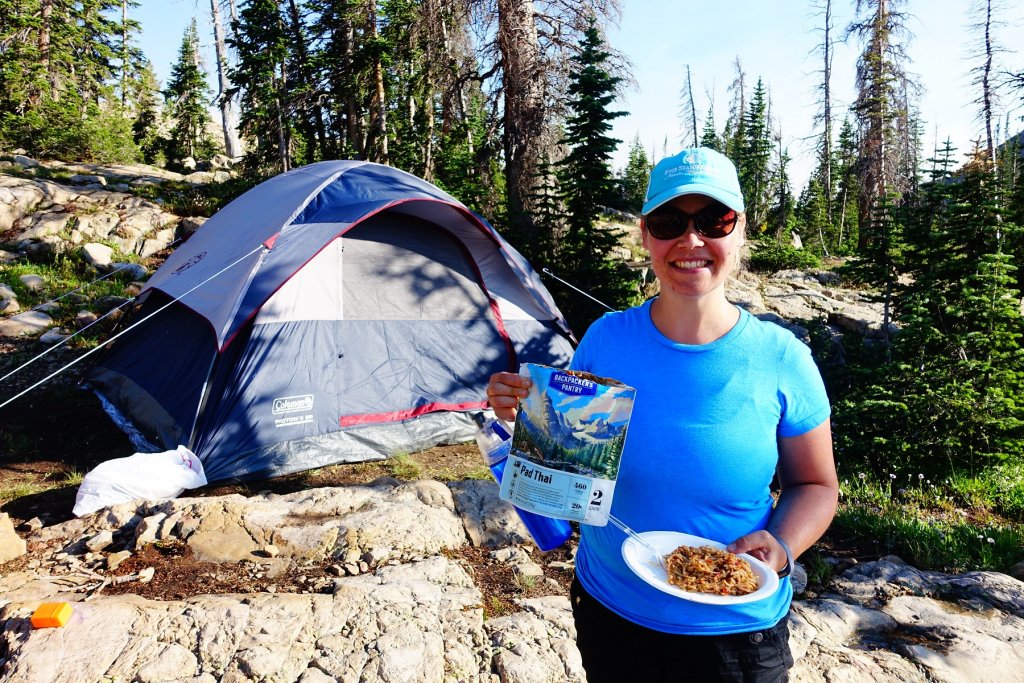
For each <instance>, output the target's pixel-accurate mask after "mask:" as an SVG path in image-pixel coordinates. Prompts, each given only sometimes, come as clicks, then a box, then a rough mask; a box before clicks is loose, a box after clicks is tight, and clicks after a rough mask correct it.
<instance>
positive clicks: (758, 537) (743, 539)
mask: <svg viewBox="0 0 1024 683" xmlns="http://www.w3.org/2000/svg"><path fill="white" fill-rule="evenodd" d="M725 549H726V550H728V551H729V552H730V553H736V554H737V555H738V554H740V553H746V554H748V555H751V556H752V557H756V558H757V559H759V560H761V561H762V562H764V563H765V564H766V565H768V566H769V567H771V568H772V569H774V570H775V571H782V568H783V567H785V566H786V551H785V550H784V549H783V548H782V545H781V544H780V543H779V542H778V541H777V540H775V537H774V536H772V535H771V534H770V533H768V532H767V531H763V530H762V531H754V532H751V533H749V534H747V535H746V536H740V537H739V538H737V539H736V540H735V541H733V542H732V543H730V544H729V545H727V546H726V547H725Z"/></svg>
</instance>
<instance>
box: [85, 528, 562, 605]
mask: <svg viewBox="0 0 1024 683" xmlns="http://www.w3.org/2000/svg"><path fill="white" fill-rule="evenodd" d="M574 546H575V543H570V544H567V545H565V546H563V547H562V548H557V549H555V550H552V551H549V552H547V553H541V552H540V551H537V550H534V552H533V553H532V554H533V559H534V561H537V562H538V564H540V565H541V566H542V568H543V569H544V576H543V578H541V577H530V578H523V577H517V576H516V575H515V573H514V571H513V569H512V567H511V566H510V565H509V564H507V563H504V562H500V561H498V560H496V559H494V558H492V557H491V550H490V549H488V548H474V547H464V548H459V549H455V550H448V551H446V553H445V554H446V555H447V556H448V557H449V558H450V559H451V560H453V561H455V562H457V563H458V564H460V565H461V566H462V567H463V568H464V569H465V570H466V571H467V572H468V573H469V574H470V576H472V577H473V581H474V583H475V584H476V586H477V587H478V588H479V589H480V591H481V593H483V595H484V603H483V608H484V615H485V617H487V618H491V617H495V616H501V615H502V614H509V613H512V612H515V611H517V610H518V608H517V607H516V604H515V601H516V600H519V599H523V598H533V597H540V596H545V595H568V594H569V584H570V583H571V581H572V570H571V569H568V568H566V567H567V566H568V563H569V561H570V560H571V552H572V548H573V547H574ZM150 568H151V569H152V570H153V573H152V578H151V579H149V580H147V581H145V582H143V581H140V580H139V578H138V577H139V575H140V573H142V572H145V571H147V570H149V569H150ZM340 576H344V569H343V568H342V567H341V566H339V565H338V564H337V561H336V560H326V561H323V562H315V563H306V564H294V563H291V564H288V565H286V566H284V567H283V568H281V567H279V568H277V569H275V568H274V567H273V566H272V565H269V564H268V563H266V562H260V561H252V562H249V561H245V562H233V563H216V562H205V561H202V560H199V559H196V557H195V556H194V555H193V554H192V549H191V548H189V547H188V545H186V544H185V543H184V542H182V541H172V542H159V543H154V544H151V545H147V546H145V547H144V548H142V549H141V550H139V551H138V552H136V553H134V554H133V555H132V556H131V557H130V558H128V559H127V560H125V561H124V562H123V563H122V564H120V565H119V566H118V567H117V569H116V570H114V571H113V572H110V573H109V574H108V575H107V578H108V580H109V581H108V583H106V584H104V585H103V586H102V587H100V588H99V589H98V590H95V591H94V594H96V593H102V594H103V595H126V594H131V595H139V596H141V597H144V598H148V599H151V600H182V599H185V598H189V597H192V596H196V595H211V594H227V593H305V594H308V593H325V594H330V593H332V592H333V591H334V586H335V579H336V578H338V577H340Z"/></svg>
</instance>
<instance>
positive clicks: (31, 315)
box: [0, 311, 53, 337]
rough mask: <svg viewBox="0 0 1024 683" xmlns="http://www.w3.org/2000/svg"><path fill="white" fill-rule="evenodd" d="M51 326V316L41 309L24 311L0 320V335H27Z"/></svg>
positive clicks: (37, 332)
mask: <svg viewBox="0 0 1024 683" xmlns="http://www.w3.org/2000/svg"><path fill="white" fill-rule="evenodd" d="M52 326H53V318H51V317H50V316H48V315H46V314H45V313H43V312H42V311H26V312H24V313H18V314H17V315H14V316H11V317H10V318H7V319H6V320H0V337H29V336H34V335H37V334H42V333H43V332H45V331H46V330H48V329H49V328H50V327H52Z"/></svg>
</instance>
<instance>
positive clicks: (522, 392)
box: [487, 372, 533, 422]
mask: <svg viewBox="0 0 1024 683" xmlns="http://www.w3.org/2000/svg"><path fill="white" fill-rule="evenodd" d="M531 384H533V383H532V382H531V381H530V379H529V378H528V377H523V376H522V375H517V374H515V373H514V372H496V373H494V374H493V375H491V379H490V380H489V381H488V382H487V403H488V404H489V405H490V406H491V408H492V409H493V410H494V414H495V415H496V416H498V417H500V418H501V419H502V420H505V421H506V422H515V420H516V408H518V407H519V401H520V399H524V398H526V395H527V394H528V393H530V385H531Z"/></svg>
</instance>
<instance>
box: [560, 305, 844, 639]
mask: <svg viewBox="0 0 1024 683" xmlns="http://www.w3.org/2000/svg"><path fill="white" fill-rule="evenodd" d="M650 307H651V302H650V301H648V302H646V303H645V304H643V305H641V306H638V307H636V308H632V309H629V310H626V311H620V312H616V313H609V314H607V315H605V316H604V317H602V318H601V319H600V320H598V321H597V322H595V323H594V324H593V325H591V327H590V329H589V330H588V331H587V333H586V335H585V336H584V337H583V339H582V340H581V342H580V345H579V348H578V349H577V350H576V353H575V355H574V357H573V361H572V368H573V369H576V370H583V371H586V372H591V373H593V374H596V375H600V376H602V377H611V378H614V379H617V380H619V381H621V382H624V383H626V384H628V385H630V386H632V387H634V388H636V402H635V404H634V407H633V414H632V417H631V419H630V423H629V429H628V432H627V434H626V443H625V446H624V447H623V452H622V462H621V465H620V469H619V476H618V479H617V481H616V484H615V491H614V496H613V501H612V509H611V512H612V514H614V515H615V516H616V517H618V518H619V519H621V520H623V521H624V522H625V523H626V524H628V525H630V526H631V527H633V528H634V529H636V530H637V531H681V532H683V533H687V534H693V535H696V536H702V537H704V538H710V539H712V540H715V541H719V542H721V543H730V542H732V541H734V540H735V539H737V538H739V537H740V536H743V535H744V534H747V533H750V532H751V531H755V530H757V529H763V528H765V526H766V525H767V523H768V520H769V518H770V517H771V513H772V504H773V501H772V497H771V493H770V491H769V486H770V484H771V480H772V476H773V474H774V472H775V468H776V465H777V463H778V457H779V453H778V446H777V441H776V438H777V437H780V436H784V437H786V436H797V435H799V434H803V433H805V432H807V431H810V430H811V429H813V428H814V427H817V426H818V425H820V424H821V423H822V422H824V421H825V419H826V418H827V417H828V416H829V413H830V409H829V403H828V397H827V396H826V394H825V387H824V385H823V383H822V381H821V375H820V373H819V372H818V368H817V367H816V366H815V364H814V361H813V359H812V358H811V353H810V351H809V350H808V348H807V346H806V345H804V344H802V343H801V342H800V341H799V340H798V339H797V338H796V337H794V336H793V334H792V333H790V332H789V331H787V330H785V329H783V328H781V327H779V326H778V325H775V324H773V323H768V322H763V321H761V320H758V319H757V318H755V317H753V316H752V315H750V314H749V313H747V312H746V311H744V310H742V309H740V318H739V321H738V322H737V323H736V325H735V326H734V327H733V328H732V329H731V330H730V331H729V332H728V333H726V334H725V335H724V336H722V337H721V338H719V339H716V340H715V341H713V342H711V343H710V344H703V345H690V344H679V343H676V342H674V341H672V340H671V339H669V338H667V337H666V336H664V335H663V334H662V333H661V332H659V331H658V329H657V328H656V327H655V326H654V323H653V322H652V321H651V314H650ZM624 539H625V536H624V534H623V533H622V532H621V531H619V530H618V529H617V528H615V527H614V526H612V525H611V524H609V525H608V526H604V527H596V526H590V525H585V524H584V525H581V539H580V547H579V550H578V553H577V556H576V575H577V577H578V578H579V580H580V582H581V583H582V584H583V587H584V588H586V590H587V592H588V593H590V594H591V595H593V596H594V597H595V598H596V599H598V600H599V601H600V602H601V603H603V604H604V605H605V606H607V607H608V608H609V609H611V610H613V611H614V612H616V613H618V614H619V615H621V616H623V617H624V618H626V619H629V620H630V621H633V622H635V623H637V624H641V625H642V626H646V627H648V628H651V629H655V630H658V631H664V632H667V633H683V634H691V635H714V634H722V633H738V632H743V631H754V630H758V629H763V628H769V627H771V626H773V625H774V624H775V623H777V622H778V621H779V619H781V618H782V617H783V616H785V615H786V612H787V611H788V610H789V603H790V600H791V599H792V595H793V589H792V586H791V585H790V582H789V580H788V579H784V580H783V581H782V582H781V586H780V587H779V590H778V591H776V593H775V594H774V595H772V596H771V597H768V598H766V599H764V600H761V601H758V602H748V603H743V604H739V605H735V606H722V605H708V604H702V603H697V602H691V601H688V600H683V599H680V598H676V597H674V596H671V595H668V594H666V593H662V592H661V591H659V590H657V589H655V588H653V587H652V586H649V585H648V584H647V583H645V582H644V581H642V580H641V579H640V578H639V577H637V576H636V575H635V574H634V573H633V572H632V571H631V570H630V569H629V567H628V566H626V563H625V562H624V561H623V559H622V553H621V547H622V542H623V540H624Z"/></svg>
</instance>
